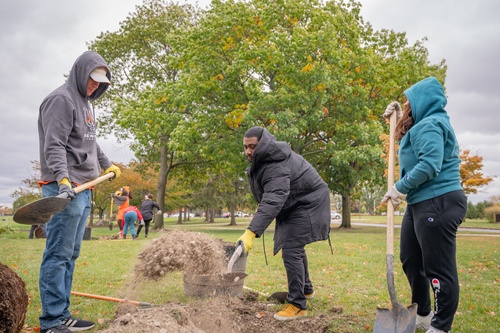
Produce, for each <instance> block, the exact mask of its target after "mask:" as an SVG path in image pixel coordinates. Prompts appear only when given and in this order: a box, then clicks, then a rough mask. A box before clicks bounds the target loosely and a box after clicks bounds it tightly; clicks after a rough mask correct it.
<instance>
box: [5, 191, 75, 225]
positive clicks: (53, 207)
mask: <svg viewBox="0 0 500 333" xmlns="http://www.w3.org/2000/svg"><path fill="white" fill-rule="evenodd" d="M69 201H70V199H68V198H61V197H46V198H42V199H39V200H36V201H33V202H31V203H29V204H26V205H24V206H22V207H21V208H19V209H18V210H16V212H15V213H14V216H13V219H14V221H15V222H17V223H20V224H28V225H33V224H43V223H46V222H48V221H50V219H51V218H52V215H54V214H57V213H59V212H60V211H62V210H63V209H64V208H65V207H66V206H67V205H68V203H69Z"/></svg>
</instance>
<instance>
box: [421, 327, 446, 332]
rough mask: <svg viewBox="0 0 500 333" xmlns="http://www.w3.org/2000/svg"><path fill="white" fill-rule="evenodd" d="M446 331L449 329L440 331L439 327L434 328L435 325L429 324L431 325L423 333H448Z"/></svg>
mask: <svg viewBox="0 0 500 333" xmlns="http://www.w3.org/2000/svg"><path fill="white" fill-rule="evenodd" d="M448 332H449V331H442V330H440V329H438V328H435V327H432V326H431V327H430V328H429V329H428V330H427V332H425V333H448Z"/></svg>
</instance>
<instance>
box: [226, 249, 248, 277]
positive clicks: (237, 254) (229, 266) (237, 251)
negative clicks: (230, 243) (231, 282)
mask: <svg viewBox="0 0 500 333" xmlns="http://www.w3.org/2000/svg"><path fill="white" fill-rule="evenodd" d="M244 250H245V245H243V243H242V242H238V243H237V244H236V249H235V250H234V252H233V255H232V256H231V259H229V262H228V264H227V272H228V273H232V272H233V267H234V264H235V263H236V261H238V259H240V258H241V255H242V253H243V252H244Z"/></svg>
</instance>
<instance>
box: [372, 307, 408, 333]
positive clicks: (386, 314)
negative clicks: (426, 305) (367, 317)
mask: <svg viewBox="0 0 500 333" xmlns="http://www.w3.org/2000/svg"><path fill="white" fill-rule="evenodd" d="M416 320H417V304H412V305H410V306H409V307H408V308H405V307H403V306H394V307H393V308H392V309H391V310H389V309H377V316H376V318H375V325H374V327H373V333H413V332H414V331H415V322H416Z"/></svg>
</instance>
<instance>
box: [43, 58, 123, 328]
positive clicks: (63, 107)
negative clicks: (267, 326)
mask: <svg viewBox="0 0 500 333" xmlns="http://www.w3.org/2000/svg"><path fill="white" fill-rule="evenodd" d="M110 79H111V73H110V71H109V68H108V66H107V64H106V62H105V61H104V59H103V58H102V57H101V56H100V55H99V54H97V53H95V52H92V51H86V52H84V53H83V54H82V55H81V56H80V57H78V59H76V61H75V63H74V65H73V68H72V69H71V72H70V73H69V76H68V79H67V80H66V82H65V83H64V84H63V85H62V86H60V87H59V88H57V89H56V90H54V91H53V92H51V93H50V94H49V95H48V96H47V97H46V98H45V99H44V100H43V102H42V104H41V105H40V113H39V118H38V134H39V145H40V169H41V181H40V184H41V185H42V195H43V197H50V196H56V195H59V194H63V195H66V196H67V197H68V198H69V199H71V201H70V202H69V203H68V205H67V206H66V208H65V209H64V210H63V211H61V212H60V213H57V214H55V215H54V216H53V217H52V219H51V220H50V221H49V222H48V223H47V240H46V245H45V251H44V253H43V258H42V264H41V266H40V279H39V287H40V300H41V303H42V312H43V313H42V315H41V316H40V332H41V333H67V332H74V331H84V330H88V329H91V328H92V327H94V323H93V322H91V321H88V320H81V319H77V318H74V317H73V316H72V315H71V313H70V312H69V306H70V301H69V299H70V293H71V286H72V282H73V271H74V269H75V261H76V259H77V258H78V256H79V255H80V248H81V244H82V240H83V234H84V232H85V224H86V221H87V217H88V216H89V213H90V200H91V191H90V190H85V191H82V192H80V193H78V194H75V192H74V191H73V189H72V188H73V187H74V186H77V185H79V184H83V183H85V182H88V181H90V180H92V179H95V178H97V177H98V176H99V174H100V173H101V169H102V170H105V171H104V172H105V173H109V172H113V173H114V174H115V177H118V176H120V174H121V172H120V169H119V168H118V167H116V166H115V165H113V164H111V162H110V161H109V159H108V158H107V157H106V155H105V154H104V153H103V152H102V151H101V148H100V147H99V145H98V144H97V142H96V124H95V114H94V110H93V108H92V105H91V102H92V101H93V100H96V99H97V98H99V97H100V96H101V95H102V94H104V92H105V91H106V90H107V89H108V86H109V84H110Z"/></svg>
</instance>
